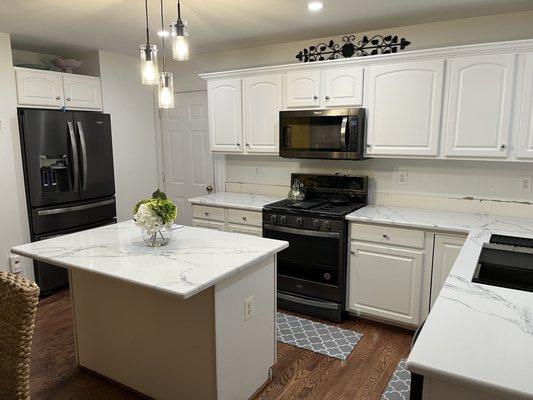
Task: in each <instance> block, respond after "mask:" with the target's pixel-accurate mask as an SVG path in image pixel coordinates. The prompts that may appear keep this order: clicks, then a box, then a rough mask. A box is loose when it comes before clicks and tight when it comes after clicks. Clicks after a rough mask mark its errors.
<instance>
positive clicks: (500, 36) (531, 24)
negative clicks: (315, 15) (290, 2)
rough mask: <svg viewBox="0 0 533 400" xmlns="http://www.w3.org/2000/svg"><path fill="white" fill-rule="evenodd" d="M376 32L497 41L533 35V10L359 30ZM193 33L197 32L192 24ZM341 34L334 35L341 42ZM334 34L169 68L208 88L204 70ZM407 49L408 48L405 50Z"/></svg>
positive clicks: (192, 86) (187, 82)
mask: <svg viewBox="0 0 533 400" xmlns="http://www.w3.org/2000/svg"><path fill="white" fill-rule="evenodd" d="M377 33H393V34H398V35H400V36H401V37H405V38H406V39H408V40H409V41H411V43H412V44H411V45H410V46H409V47H408V48H407V49H408V50H419V49H425V48H432V47H444V46H451V45H460V44H469V43H481V42H495V41H502V40H515V39H531V38H533V11H526V12H518V13H509V14H500V15H493V16H488V17H476V18H465V19H457V20H452V21H444V22H435V23H429V24H421V25H412V26H404V27H396V28H394V27H393V28H390V29H382V30H380V31H375V32H360V33H357V35H356V38H357V39H360V38H361V37H362V36H363V35H368V36H371V35H373V34H377ZM191 35H194V31H193V27H191ZM341 38H342V36H338V37H336V38H335V40H336V41H337V42H340V39H341ZM325 39H327V40H329V39H331V37H327V38H319V39H309V40H304V41H298V42H288V43H281V44H276V45H271V46H262V47H253V48H248V49H240V50H232V51H224V52H219V53H210V54H194V49H191V51H192V52H193V54H192V56H191V59H190V60H189V61H187V62H170V63H168V64H169V69H170V70H171V71H172V72H174V74H175V82H174V90H175V91H177V92H187V91H192V90H205V82H204V81H203V80H202V79H201V78H199V77H198V74H199V73H202V72H214V71H222V70H228V69H239V68H246V67H253V66H259V65H274V64H286V63H293V62H297V60H296V59H295V58H294V57H295V55H296V53H298V51H300V50H302V49H304V48H305V47H308V46H310V45H313V44H316V43H318V42H320V41H322V40H325ZM406 51H407V50H406Z"/></svg>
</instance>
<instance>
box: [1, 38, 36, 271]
mask: <svg viewBox="0 0 533 400" xmlns="http://www.w3.org/2000/svg"><path fill="white" fill-rule="evenodd" d="M0 55H1V56H0V94H1V95H0V171H2V177H1V178H0V194H1V195H0V196H1V197H0V199H1V200H0V270H6V271H7V270H9V264H8V259H9V249H10V248H11V247H13V246H15V245H19V244H23V243H26V242H28V241H29V237H30V233H29V229H28V219H27V214H26V199H25V194H24V178H23V172H22V158H21V151H20V139H19V133H18V121H17V91H16V86H15V74H14V72H13V64H12V61H11V42H10V38H9V35H8V34H6V33H0ZM31 266H32V263H31V262H25V265H24V272H23V275H24V276H26V277H28V278H30V279H32V278H33V269H32V268H31Z"/></svg>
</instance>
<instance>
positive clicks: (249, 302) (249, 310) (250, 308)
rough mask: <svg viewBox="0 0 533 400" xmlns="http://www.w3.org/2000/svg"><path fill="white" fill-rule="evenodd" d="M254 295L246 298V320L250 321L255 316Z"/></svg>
mask: <svg viewBox="0 0 533 400" xmlns="http://www.w3.org/2000/svg"><path fill="white" fill-rule="evenodd" d="M254 312H255V310H254V296H250V297H248V298H246V299H245V300H244V320H245V321H248V320H249V319H250V318H252V317H253V316H254Z"/></svg>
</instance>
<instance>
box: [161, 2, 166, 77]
mask: <svg viewBox="0 0 533 400" xmlns="http://www.w3.org/2000/svg"><path fill="white" fill-rule="evenodd" d="M160 4H161V30H162V31H164V30H165V23H164V22H163V19H164V17H163V0H160ZM161 43H162V44H163V71H165V72H166V68H165V58H166V54H165V36H161Z"/></svg>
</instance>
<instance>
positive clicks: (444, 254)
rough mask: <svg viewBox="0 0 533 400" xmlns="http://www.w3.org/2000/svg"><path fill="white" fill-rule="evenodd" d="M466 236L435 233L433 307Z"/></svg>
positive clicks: (432, 281)
mask: <svg viewBox="0 0 533 400" xmlns="http://www.w3.org/2000/svg"><path fill="white" fill-rule="evenodd" d="M464 242H465V238H464V237H463V236H450V235H440V234H436V235H435V245H434V247H433V273H432V279H431V307H433V303H435V300H436V299H437V297H438V295H439V292H440V290H441V289H442V286H443V285H444V281H446V278H448V275H449V274H450V271H451V269H452V267H453V264H454V263H455V260H456V259H457V256H458V255H459V253H460V252H461V249H462V247H463V244H464Z"/></svg>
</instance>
